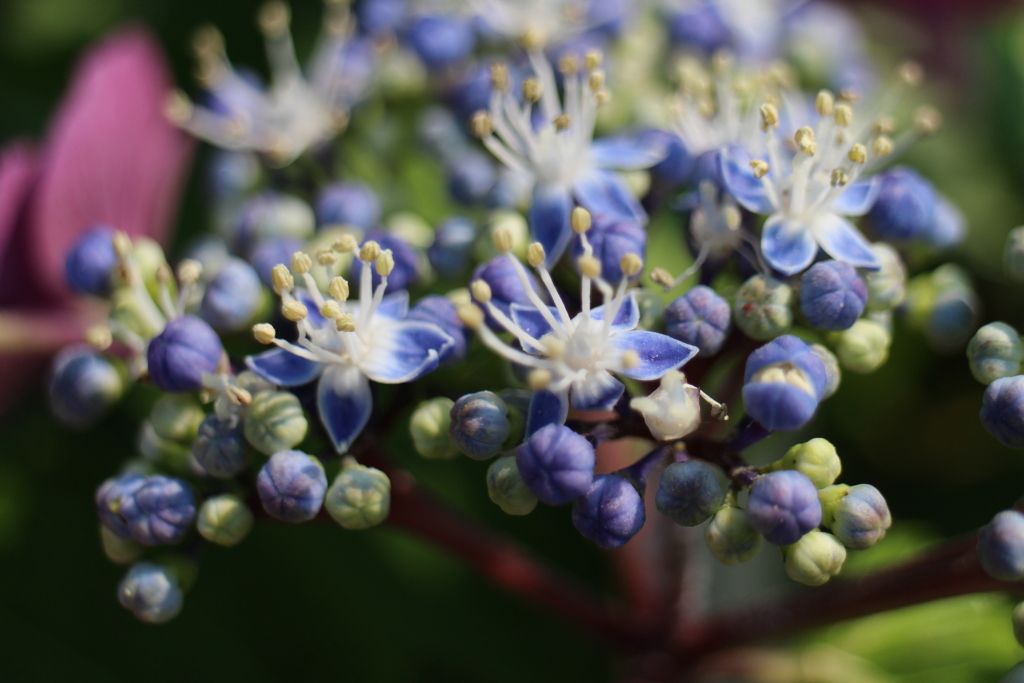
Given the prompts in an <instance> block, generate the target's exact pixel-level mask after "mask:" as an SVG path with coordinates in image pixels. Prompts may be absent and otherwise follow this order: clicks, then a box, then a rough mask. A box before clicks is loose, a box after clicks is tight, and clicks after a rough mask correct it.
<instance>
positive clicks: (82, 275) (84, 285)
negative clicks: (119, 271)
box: [64, 225, 117, 296]
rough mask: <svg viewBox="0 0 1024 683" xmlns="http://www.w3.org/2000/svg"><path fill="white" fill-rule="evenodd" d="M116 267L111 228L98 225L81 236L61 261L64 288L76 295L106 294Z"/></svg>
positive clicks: (112, 230)
mask: <svg viewBox="0 0 1024 683" xmlns="http://www.w3.org/2000/svg"><path fill="white" fill-rule="evenodd" d="M116 265H117V253H116V252H115V251H114V229H113V228H111V227H109V226H106V225H99V226H96V227H94V228H93V229H92V230H90V231H89V232H87V233H85V234H84V235H82V238H81V239H79V240H78V242H77V243H76V244H75V246H74V247H72V248H71V251H70V252H68V256H67V259H66V260H65V261H64V277H65V279H66V280H67V282H68V286H69V287H70V288H71V289H72V290H73V291H75V292H78V293H80V294H96V295H97V296H99V295H102V294H106V293H107V292H108V291H109V290H110V273H111V271H112V270H113V269H114V266H116Z"/></svg>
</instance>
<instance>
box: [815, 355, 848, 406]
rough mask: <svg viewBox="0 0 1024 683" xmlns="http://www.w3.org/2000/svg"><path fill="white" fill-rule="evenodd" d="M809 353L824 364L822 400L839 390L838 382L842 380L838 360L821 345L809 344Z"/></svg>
mask: <svg viewBox="0 0 1024 683" xmlns="http://www.w3.org/2000/svg"><path fill="white" fill-rule="evenodd" d="M810 349H811V353H813V354H814V355H815V356H817V357H818V358H820V359H821V362H822V363H824V364H825V391H824V392H822V394H821V398H822V400H824V399H826V398H828V397H829V396H831V395H832V394H834V393H836V391H838V390H839V382H840V380H842V372H841V371H840V370H839V359H838V358H836V354H834V353H832V352H831V351H829V350H828V349H827V348H825V347H824V346H822V345H821V344H811V346H810Z"/></svg>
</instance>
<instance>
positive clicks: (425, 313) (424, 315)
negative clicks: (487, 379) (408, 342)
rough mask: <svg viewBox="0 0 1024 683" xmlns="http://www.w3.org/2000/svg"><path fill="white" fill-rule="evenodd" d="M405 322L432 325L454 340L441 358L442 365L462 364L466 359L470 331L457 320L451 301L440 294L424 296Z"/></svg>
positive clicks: (457, 314)
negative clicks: (411, 321)
mask: <svg viewBox="0 0 1024 683" xmlns="http://www.w3.org/2000/svg"><path fill="white" fill-rule="evenodd" d="M406 320H420V321H422V322H425V323H432V324H434V325H437V326H438V327H440V328H441V331H442V332H444V333H446V334H447V335H448V336H449V337H451V338H452V339H453V340H455V343H454V344H452V345H451V346H449V347H448V350H447V351H445V352H444V353H443V354H442V355H441V357H440V359H439V360H440V362H441V364H442V365H454V364H456V363H460V362H462V360H463V359H464V358H465V357H466V350H467V349H468V348H469V340H470V330H469V328H467V327H466V326H465V325H464V324H462V320H460V319H459V313H458V309H457V308H456V307H455V304H453V303H452V300H451V299H449V298H448V297H446V296H441V295H440V294H431V295H429V296H425V297H423V298H422V299H420V300H419V301H417V302H416V305H415V306H413V307H412V310H410V311H409V314H408V315H407V316H406Z"/></svg>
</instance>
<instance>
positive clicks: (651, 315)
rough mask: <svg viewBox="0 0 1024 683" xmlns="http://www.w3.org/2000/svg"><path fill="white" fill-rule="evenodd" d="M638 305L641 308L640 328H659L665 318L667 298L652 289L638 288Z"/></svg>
mask: <svg viewBox="0 0 1024 683" xmlns="http://www.w3.org/2000/svg"><path fill="white" fill-rule="evenodd" d="M636 305H637V307H639V309H640V326H639V327H640V329H644V330H657V329H659V328H661V326H662V325H663V324H664V320H665V298H664V297H663V296H662V295H661V294H660V293H659V292H656V291H654V290H651V289H637V290H636Z"/></svg>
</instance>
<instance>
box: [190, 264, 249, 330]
mask: <svg viewBox="0 0 1024 683" xmlns="http://www.w3.org/2000/svg"><path fill="white" fill-rule="evenodd" d="M262 306H263V284H262V283H261V282H260V277H259V275H258V274H257V273H256V270H255V269H254V268H253V267H252V266H250V265H249V264H248V263H246V262H245V261H243V260H242V259H238V258H232V259H228V261H227V263H225V264H224V266H223V267H222V268H221V269H220V272H219V273H217V275H216V276H215V277H214V278H213V280H211V281H210V284H209V285H208V286H207V288H206V292H205V293H204V294H203V301H202V303H201V304H200V306H199V313H200V315H201V316H202V318H203V320H205V321H206V322H208V323H210V326H211V327H213V328H214V329H215V330H219V331H221V332H237V331H238V330H242V329H245V328H246V327H247V326H248V325H249V324H250V323H251V322H252V319H253V318H254V317H255V316H256V314H257V313H258V312H259V311H260V309H261V308H262Z"/></svg>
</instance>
